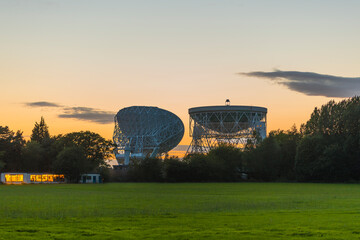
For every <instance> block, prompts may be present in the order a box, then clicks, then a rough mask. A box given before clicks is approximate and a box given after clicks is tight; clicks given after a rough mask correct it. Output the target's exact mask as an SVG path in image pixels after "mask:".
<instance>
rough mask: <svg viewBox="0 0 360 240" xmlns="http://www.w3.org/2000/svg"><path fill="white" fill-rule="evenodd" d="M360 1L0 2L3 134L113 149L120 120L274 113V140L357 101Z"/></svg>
mask: <svg viewBox="0 0 360 240" xmlns="http://www.w3.org/2000/svg"><path fill="white" fill-rule="evenodd" d="M359 10H360V1H358V0H356V1H355V0H354V1H350V0H348V1H340V0H339V1H331V0H322V1H316V0H312V1H304V0H301V1H288V0H284V1H270V0H266V1H265V0H263V1H260V0H259V1H254V0H249V1H241V0H237V1H235V0H216V1H215V0H181V1H175V0H174V1H173V0H153V1H150V0H129V1H120V0H117V1H115V0H114V1H107V0H98V1H91V0H62V1H60V0H58V1H56V0H39V1H37V0H32V1H28V0H0V43H1V44H0V82H1V94H0V125H1V126H9V127H10V129H12V130H14V131H15V130H22V131H24V136H29V135H30V134H31V130H32V128H33V126H34V123H35V121H39V120H40V117H41V116H44V118H45V121H46V123H47V124H48V126H49V130H50V134H52V135H54V134H60V133H68V132H72V131H80V130H90V131H95V132H98V133H100V134H101V135H102V136H104V137H106V138H111V137H112V133H113V128H114V123H113V116H114V115H115V113H116V112H117V111H119V110H120V109H121V108H124V107H129V106H134V105H142V106H157V107H160V108H163V109H166V110H169V111H171V112H173V113H175V114H176V115H178V116H179V117H180V118H181V119H182V121H183V123H184V125H185V128H186V131H185V136H184V138H183V140H182V142H181V143H180V144H182V145H186V144H189V143H190V137H189V133H188V122H189V120H188V119H189V116H188V108H191V107H198V106H205V105H223V104H224V102H225V100H226V99H230V101H231V104H232V105H253V106H262V107H266V108H268V131H269V130H274V129H278V128H280V129H288V128H290V127H291V126H292V125H293V124H296V125H297V126H299V125H300V124H301V123H304V122H305V121H306V120H307V119H308V118H309V116H310V114H311V112H312V111H313V109H314V107H315V106H321V105H322V104H325V103H326V102H328V101H329V100H331V99H335V100H337V101H338V100H341V99H342V98H345V97H351V96H353V95H355V94H357V95H359V93H360V14H359Z"/></svg>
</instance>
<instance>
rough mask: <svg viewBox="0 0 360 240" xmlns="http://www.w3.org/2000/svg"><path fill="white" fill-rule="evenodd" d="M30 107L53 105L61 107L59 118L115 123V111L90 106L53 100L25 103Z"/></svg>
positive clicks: (53, 106)
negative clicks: (72, 105) (59, 102)
mask: <svg viewBox="0 0 360 240" xmlns="http://www.w3.org/2000/svg"><path fill="white" fill-rule="evenodd" d="M24 105H25V106H28V107H41V108H43V107H52V108H60V109H61V111H62V113H60V114H58V117H59V118H71V119H77V120H83V121H90V122H95V123H99V124H109V123H113V121H114V116H115V112H110V111H104V110H100V109H95V108H89V107H66V106H63V105H60V104H57V103H52V102H28V103H25V104H24Z"/></svg>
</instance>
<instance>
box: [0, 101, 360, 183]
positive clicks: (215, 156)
mask: <svg viewBox="0 0 360 240" xmlns="http://www.w3.org/2000/svg"><path fill="white" fill-rule="evenodd" d="M113 148H114V145H113V143H112V141H109V140H106V139H104V138H103V137H101V136H100V135H99V134H97V133H93V132H89V131H85V132H73V133H69V134H65V135H57V136H50V134H49V131H48V127H47V125H46V124H45V121H44V119H43V118H41V121H40V122H39V123H37V122H36V123H35V126H34V129H33V131H32V134H31V137H30V140H29V141H25V139H24V137H23V136H22V132H20V131H17V132H13V131H11V130H10V129H9V128H8V127H6V126H5V127H2V126H0V171H2V172H49V173H61V174H65V175H66V177H67V179H68V180H69V181H71V182H77V181H78V179H79V176H80V174H82V173H90V172H97V173H102V175H103V177H107V176H109V177H110V179H109V180H110V181H132V182H137V181H141V182H209V181H218V182H236V181H311V182H313V181H317V182H350V181H360V174H359V173H360V97H359V96H355V97H353V98H349V99H345V100H343V101H340V102H335V101H330V102H328V103H327V104H325V105H323V106H322V107H321V108H315V109H314V111H313V113H312V114H311V117H310V119H309V120H308V121H307V122H306V123H305V124H303V125H301V127H300V129H299V130H298V129H297V128H296V127H295V126H293V127H292V128H291V129H289V130H286V131H285V130H276V131H271V132H270V133H269V135H268V137H267V138H265V139H264V140H262V141H257V142H256V144H255V143H254V142H251V141H249V142H248V143H247V144H246V146H245V147H244V149H238V148H235V147H233V146H230V145H220V146H219V147H217V148H215V149H213V150H211V151H210V152H209V153H208V154H191V155H187V156H185V158H184V159H178V158H168V157H165V159H160V158H153V159H152V158H145V159H142V160H139V159H132V160H131V162H130V166H129V167H126V168H123V169H120V170H111V172H110V174H109V171H110V169H109V166H108V165H107V164H106V159H107V158H109V157H110V156H112V154H113Z"/></svg>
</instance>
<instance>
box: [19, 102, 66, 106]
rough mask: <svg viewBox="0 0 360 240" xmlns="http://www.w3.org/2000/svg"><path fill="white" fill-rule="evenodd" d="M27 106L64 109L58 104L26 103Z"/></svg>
mask: <svg viewBox="0 0 360 240" xmlns="http://www.w3.org/2000/svg"><path fill="white" fill-rule="evenodd" d="M25 106H28V107H62V106H61V105H59V104H57V103H52V102H28V103H25Z"/></svg>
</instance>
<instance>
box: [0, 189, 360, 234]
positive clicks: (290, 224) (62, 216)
mask: <svg viewBox="0 0 360 240" xmlns="http://www.w3.org/2000/svg"><path fill="white" fill-rule="evenodd" d="M319 238H321V239H360V185H358V184H298V183H185V184H161V183H158V184H157V183H118V184H115V183H114V184H102V185H72V184H62V185H22V186H6V185H0V239H6V240H8V239H319Z"/></svg>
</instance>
